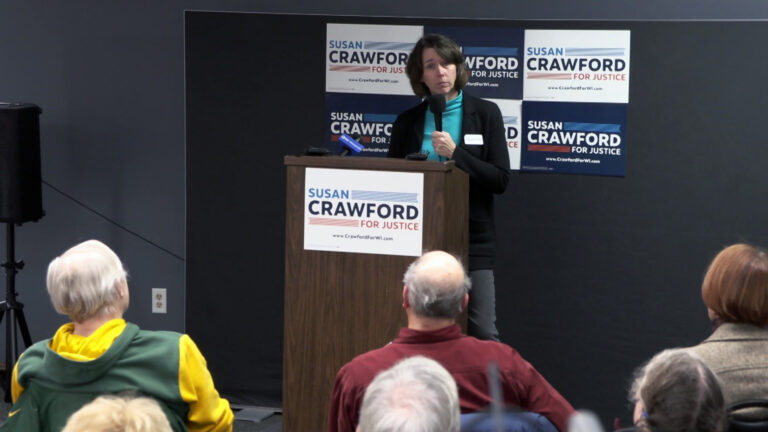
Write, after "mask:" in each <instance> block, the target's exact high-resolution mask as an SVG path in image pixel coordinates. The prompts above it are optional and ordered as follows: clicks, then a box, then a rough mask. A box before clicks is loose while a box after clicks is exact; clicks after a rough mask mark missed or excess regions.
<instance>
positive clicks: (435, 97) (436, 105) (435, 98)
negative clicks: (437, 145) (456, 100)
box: [427, 94, 445, 132]
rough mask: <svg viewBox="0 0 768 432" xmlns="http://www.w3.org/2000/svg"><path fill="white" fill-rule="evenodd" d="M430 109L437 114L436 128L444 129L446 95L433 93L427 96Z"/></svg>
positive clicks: (440, 130) (438, 129) (439, 130)
mask: <svg viewBox="0 0 768 432" xmlns="http://www.w3.org/2000/svg"><path fill="white" fill-rule="evenodd" d="M427 101H428V103H429V109H430V110H432V114H434V115H435V130H436V131H438V132H442V131H443V112H445V95H442V94H431V95H429V97H427Z"/></svg>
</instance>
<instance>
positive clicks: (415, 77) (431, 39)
mask: <svg viewBox="0 0 768 432" xmlns="http://www.w3.org/2000/svg"><path fill="white" fill-rule="evenodd" d="M426 48H432V49H434V50H435V51H437V54H438V55H439V56H440V57H441V58H442V59H443V60H445V61H446V62H448V63H449V64H454V65H456V81H455V82H454V84H453V88H455V89H456V90H461V89H463V88H464V86H465V85H467V81H469V69H467V65H466V64H465V63H464V55H463V54H462V53H461V47H459V45H458V44H457V43H456V42H454V41H453V40H452V39H451V38H449V37H447V36H443V35H441V34H437V33H432V34H427V35H424V36H423V37H422V38H421V39H419V41H418V42H416V45H415V46H414V47H413V51H411V55H410V56H408V63H407V64H406V66H405V72H406V73H407V74H408V79H409V80H410V81H411V88H413V92H414V93H415V94H416V96H418V97H421V98H423V97H426V96H429V95H430V94H432V93H431V92H430V91H429V87H427V86H426V85H425V84H424V83H423V82H421V78H422V76H423V75H424V64H423V63H422V54H423V53H424V50H425V49H426Z"/></svg>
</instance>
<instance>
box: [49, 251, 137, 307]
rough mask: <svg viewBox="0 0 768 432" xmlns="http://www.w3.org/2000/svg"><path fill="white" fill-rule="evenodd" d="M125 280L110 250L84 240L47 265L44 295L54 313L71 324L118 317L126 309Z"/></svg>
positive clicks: (123, 272)
mask: <svg viewBox="0 0 768 432" xmlns="http://www.w3.org/2000/svg"><path fill="white" fill-rule="evenodd" d="M126 277H127V275H126V272H125V270H124V269H123V264H122V263H121V262H120V258H118V257H117V255H115V253H114V252H113V251H112V249H110V248H108V247H107V246H106V245H105V244H104V243H102V242H100V241H97V240H88V241H86V242H83V243H80V244H78V245H76V246H73V247H72V248H70V249H69V250H67V251H66V252H64V253H63V254H62V255H61V256H59V257H57V258H55V259H54V260H53V261H51V263H50V264H49V265H48V278H47V285H48V294H49V295H50V297H51V302H52V303H53V307H54V308H55V309H56V311H57V312H59V313H61V314H64V315H67V316H69V317H70V318H71V319H72V320H73V321H75V322H83V321H84V320H86V319H90V318H110V317H120V316H122V314H123V312H125V310H126V309H127V308H128V299H129V296H128V284H127V282H126Z"/></svg>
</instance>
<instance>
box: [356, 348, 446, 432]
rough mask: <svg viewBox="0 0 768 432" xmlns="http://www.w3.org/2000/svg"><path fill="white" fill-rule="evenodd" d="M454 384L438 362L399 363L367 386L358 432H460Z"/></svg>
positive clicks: (415, 359)
mask: <svg viewBox="0 0 768 432" xmlns="http://www.w3.org/2000/svg"><path fill="white" fill-rule="evenodd" d="M460 424H461V421H460V410H459V394H458V390H457V388H456V382H455V381H454V380H453V377H451V374H449V373H448V371H446V370H445V368H443V367H442V366H441V365H440V364H439V363H438V362H436V361H434V360H432V359H428V358H426V357H422V356H414V357H409V358H406V359H404V360H401V361H400V362H399V363H397V364H395V365H394V366H392V367H391V368H389V369H387V370H385V371H383V372H380V373H379V374H378V375H376V378H374V380H373V381H372V382H371V384H369V385H368V388H367V389H366V390H365V395H364V396H363V405H362V408H361V409H360V425H359V426H358V431H359V432H459V425H460Z"/></svg>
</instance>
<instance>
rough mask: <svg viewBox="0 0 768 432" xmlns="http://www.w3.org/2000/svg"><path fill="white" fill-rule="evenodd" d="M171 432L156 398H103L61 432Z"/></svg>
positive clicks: (82, 411) (86, 406) (81, 409)
mask: <svg viewBox="0 0 768 432" xmlns="http://www.w3.org/2000/svg"><path fill="white" fill-rule="evenodd" d="M84 431H85V432H171V431H172V429H171V424H170V423H169V422H168V419H167V418H166V417H165V414H164V413H163V410H162V409H161V408H160V405H158V403H157V402H155V401H154V400H153V399H149V398H145V397H138V398H122V397H114V396H100V397H98V398H96V399H95V400H94V401H93V402H91V403H89V404H87V405H84V406H83V407H82V408H80V409H79V410H78V411H76V412H75V413H74V414H72V416H70V417H69V420H68V421H67V424H66V426H64V429H63V430H62V432H84Z"/></svg>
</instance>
